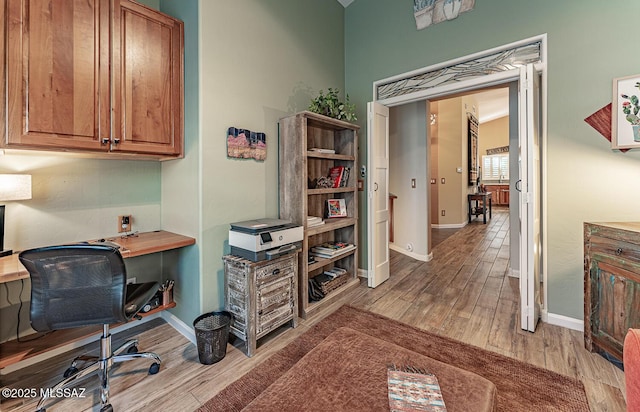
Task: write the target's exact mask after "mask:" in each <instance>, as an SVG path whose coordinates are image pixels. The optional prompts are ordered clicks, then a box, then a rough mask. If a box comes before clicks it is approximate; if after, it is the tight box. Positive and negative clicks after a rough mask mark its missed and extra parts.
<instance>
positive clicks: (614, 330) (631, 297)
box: [586, 257, 640, 359]
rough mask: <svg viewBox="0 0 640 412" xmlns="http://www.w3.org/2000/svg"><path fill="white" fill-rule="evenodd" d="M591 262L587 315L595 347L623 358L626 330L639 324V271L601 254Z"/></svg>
mask: <svg viewBox="0 0 640 412" xmlns="http://www.w3.org/2000/svg"><path fill="white" fill-rule="evenodd" d="M608 260H612V258H609V259H608ZM591 265H592V266H591V269H590V276H591V282H590V283H591V285H590V295H591V302H589V304H590V305H591V307H590V311H589V312H590V314H589V317H590V319H586V320H587V321H588V322H590V329H591V335H592V336H591V338H592V339H593V342H594V343H595V344H596V345H597V346H598V347H600V348H602V349H604V350H605V351H607V352H609V353H610V354H611V355H613V356H615V357H616V358H618V359H622V347H623V344H624V337H625V335H626V333H627V330H629V328H638V327H640V283H639V282H640V275H639V274H638V273H637V272H632V271H628V270H626V269H623V268H621V267H618V266H615V265H612V264H609V263H605V262H603V261H601V260H600V257H594V258H593V260H592V261H591Z"/></svg>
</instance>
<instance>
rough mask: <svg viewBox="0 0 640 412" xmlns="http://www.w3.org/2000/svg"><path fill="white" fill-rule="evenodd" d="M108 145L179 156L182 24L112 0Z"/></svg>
mask: <svg viewBox="0 0 640 412" xmlns="http://www.w3.org/2000/svg"><path fill="white" fill-rule="evenodd" d="M113 10H114V12H113V24H114V26H113V34H112V35H113V43H112V44H113V46H112V47H113V53H112V60H113V67H114V70H113V93H114V96H113V100H112V104H113V113H114V119H113V120H114V123H113V124H114V129H113V136H112V140H113V145H112V150H118V151H127V152H136V153H153V154H165V155H181V154H182V140H183V106H184V103H183V54H184V51H183V44H184V43H183V33H184V29H183V24H182V22H180V21H179V20H176V19H174V18H171V17H169V16H166V15H165V14H162V13H160V12H157V11H155V10H152V9H149V8H147V7H144V6H142V5H140V4H137V3H134V2H131V1H127V0H113Z"/></svg>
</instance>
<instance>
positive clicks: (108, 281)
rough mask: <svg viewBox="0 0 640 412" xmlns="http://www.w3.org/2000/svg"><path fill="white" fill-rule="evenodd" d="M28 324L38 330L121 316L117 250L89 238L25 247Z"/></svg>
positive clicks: (122, 278)
mask: <svg viewBox="0 0 640 412" xmlns="http://www.w3.org/2000/svg"><path fill="white" fill-rule="evenodd" d="M19 259H20V262H22V264H23V265H24V266H25V268H27V270H28V271H29V275H30V277H31V327H32V328H33V329H35V330H36V331H38V332H45V331H49V330H56V329H66V328H75V327H80V326H88V325H95V324H111V323H117V322H125V321H126V320H127V318H126V316H125V313H124V306H125V296H126V292H125V291H126V283H127V274H126V270H125V266H124V261H123V259H122V255H120V252H119V251H118V250H117V249H116V248H113V247H110V246H103V245H91V244H77V245H62V246H49V247H43V248H38V249H31V250H26V251H24V252H22V253H20V255H19Z"/></svg>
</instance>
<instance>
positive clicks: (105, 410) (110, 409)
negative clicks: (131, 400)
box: [100, 403, 113, 412]
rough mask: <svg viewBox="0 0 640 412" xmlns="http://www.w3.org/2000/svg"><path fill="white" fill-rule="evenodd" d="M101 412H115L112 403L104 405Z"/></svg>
mask: <svg viewBox="0 0 640 412" xmlns="http://www.w3.org/2000/svg"><path fill="white" fill-rule="evenodd" d="M100 412H113V406H111V404H110V403H109V404H107V405H104V406H103V407H102V408H100Z"/></svg>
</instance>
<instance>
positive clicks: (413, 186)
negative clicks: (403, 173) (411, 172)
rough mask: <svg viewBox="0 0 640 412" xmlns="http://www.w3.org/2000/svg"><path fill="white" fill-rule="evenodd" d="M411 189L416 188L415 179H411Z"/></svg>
mask: <svg viewBox="0 0 640 412" xmlns="http://www.w3.org/2000/svg"><path fill="white" fill-rule="evenodd" d="M411 188H412V189H415V188H416V179H411Z"/></svg>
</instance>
